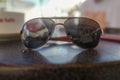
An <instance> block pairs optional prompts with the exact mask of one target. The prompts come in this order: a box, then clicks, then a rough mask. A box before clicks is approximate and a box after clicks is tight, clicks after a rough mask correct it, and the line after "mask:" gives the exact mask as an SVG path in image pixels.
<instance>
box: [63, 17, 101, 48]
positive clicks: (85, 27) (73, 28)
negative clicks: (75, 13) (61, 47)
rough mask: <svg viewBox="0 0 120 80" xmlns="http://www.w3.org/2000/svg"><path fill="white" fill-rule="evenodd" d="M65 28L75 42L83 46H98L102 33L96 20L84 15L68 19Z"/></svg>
mask: <svg viewBox="0 0 120 80" xmlns="http://www.w3.org/2000/svg"><path fill="white" fill-rule="evenodd" d="M65 28H66V32H67V34H68V36H69V37H70V39H71V40H72V41H73V43H75V44H76V45H78V46H80V47H82V48H94V47H96V46H97V44H98V42H99V39H100V35H101V33H102V31H101V29H100V26H99V24H98V23H97V22H96V21H94V20H92V19H89V18H84V17H81V18H71V19H68V20H66V21H65Z"/></svg>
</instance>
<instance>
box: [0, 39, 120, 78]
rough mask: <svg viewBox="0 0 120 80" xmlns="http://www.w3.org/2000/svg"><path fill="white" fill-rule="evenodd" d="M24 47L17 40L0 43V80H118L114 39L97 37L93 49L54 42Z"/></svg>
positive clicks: (119, 59) (119, 56) (119, 61)
mask: <svg viewBox="0 0 120 80" xmlns="http://www.w3.org/2000/svg"><path fill="white" fill-rule="evenodd" d="M57 43H60V42H57ZM24 49H25V47H24V46H23V45H22V44H21V42H20V41H13V42H9V43H4V44H0V63H1V66H0V79H1V80H120V76H119V75H120V43H117V42H110V41H102V40H101V41H100V43H99V45H98V46H97V47H96V48H95V49H93V50H85V49H82V48H79V47H77V46H75V45H74V44H72V43H62V44H56V43H55V42H48V43H47V44H46V45H45V46H44V47H42V48H38V49H36V50H35V51H27V50H25V52H22V51H23V50H24Z"/></svg>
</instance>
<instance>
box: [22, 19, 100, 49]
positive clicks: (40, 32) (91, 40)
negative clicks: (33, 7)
mask: <svg viewBox="0 0 120 80" xmlns="http://www.w3.org/2000/svg"><path fill="white" fill-rule="evenodd" d="M57 20H61V21H62V20H64V22H56V21H57ZM57 25H62V26H64V30H65V32H66V34H67V37H62V38H51V36H52V34H53V32H54V29H55V27H56V26H57ZM101 34H102V30H101V28H100V25H99V24H98V23H97V22H96V21H95V20H92V19H90V18H86V17H63V18H62V17H61V18H55V17H51V18H34V19H31V20H29V21H27V22H25V23H24V25H23V28H22V30H21V40H22V43H23V44H24V46H25V47H27V48H28V49H36V48H38V47H41V46H43V45H44V44H46V43H47V41H48V40H63V41H72V42H73V43H74V44H75V45H77V46H79V47H81V48H84V49H89V48H95V47H96V46H97V45H98V43H99V40H100V36H101Z"/></svg>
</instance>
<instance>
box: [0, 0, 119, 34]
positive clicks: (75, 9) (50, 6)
mask: <svg viewBox="0 0 120 80" xmlns="http://www.w3.org/2000/svg"><path fill="white" fill-rule="evenodd" d="M119 3H120V0H0V12H3V11H4V12H5V11H11V12H21V13H24V15H25V16H24V20H25V21H27V20H29V19H32V18H36V17H81V16H84V17H89V18H92V19H94V20H96V21H97V22H98V23H99V24H100V26H101V28H103V29H105V30H106V31H108V32H109V31H110V30H113V29H114V31H112V32H118V33H120V15H119V14H120V5H119Z"/></svg>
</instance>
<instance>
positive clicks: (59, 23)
mask: <svg viewBox="0 0 120 80" xmlns="http://www.w3.org/2000/svg"><path fill="white" fill-rule="evenodd" d="M55 25H56V26H57V25H62V26H64V23H56V24H55Z"/></svg>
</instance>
